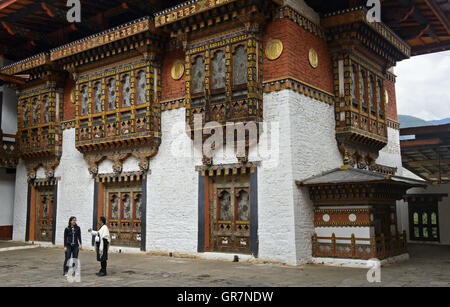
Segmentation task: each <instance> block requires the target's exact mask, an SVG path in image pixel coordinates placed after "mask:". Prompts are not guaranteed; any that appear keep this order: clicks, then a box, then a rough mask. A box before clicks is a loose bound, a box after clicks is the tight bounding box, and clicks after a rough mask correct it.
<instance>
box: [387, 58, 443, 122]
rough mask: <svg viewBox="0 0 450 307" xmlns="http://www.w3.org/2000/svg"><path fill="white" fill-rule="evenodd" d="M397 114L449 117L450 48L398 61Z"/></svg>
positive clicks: (434, 117)
mask: <svg viewBox="0 0 450 307" xmlns="http://www.w3.org/2000/svg"><path fill="white" fill-rule="evenodd" d="M394 71H395V74H396V75H397V86H396V89H397V107H398V114H403V115H413V116H416V117H420V118H422V119H425V120H435V119H444V118H448V117H450V51H444V52H439V53H434V54H431V55H420V56H415V57H412V58H410V59H408V60H404V61H401V62H399V63H397V66H396V67H394Z"/></svg>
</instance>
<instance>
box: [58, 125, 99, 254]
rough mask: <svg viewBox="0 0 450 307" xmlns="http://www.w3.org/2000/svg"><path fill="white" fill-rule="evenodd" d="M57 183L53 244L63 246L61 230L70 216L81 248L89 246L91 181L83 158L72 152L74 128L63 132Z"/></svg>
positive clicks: (92, 189)
mask: <svg viewBox="0 0 450 307" xmlns="http://www.w3.org/2000/svg"><path fill="white" fill-rule="evenodd" d="M55 176H56V177H58V178H60V180H59V181H58V210H57V217H56V244H57V245H63V242H64V241H63V236H64V228H65V227H67V224H68V221H69V218H70V217H71V216H76V217H77V223H78V226H80V227H81V236H82V240H83V245H84V246H85V247H89V246H90V245H91V236H90V234H89V233H88V231H87V230H88V229H89V228H91V227H92V219H93V210H94V179H93V178H92V176H91V175H90V174H89V171H88V165H87V163H86V162H85V161H84V159H83V155H82V154H81V153H80V152H79V151H78V150H77V149H76V148H75V128H71V129H67V130H64V131H63V153H62V156H61V161H60V164H59V166H58V167H57V169H56V171H55Z"/></svg>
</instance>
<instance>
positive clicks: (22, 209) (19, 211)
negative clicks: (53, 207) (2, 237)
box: [13, 160, 28, 241]
mask: <svg viewBox="0 0 450 307" xmlns="http://www.w3.org/2000/svg"><path fill="white" fill-rule="evenodd" d="M27 198H28V181H27V170H26V168H25V164H24V163H23V161H22V160H20V161H19V164H18V165H17V168H16V183H15V192H14V221H13V222H14V224H13V240H15V241H25V232H26V224H27Z"/></svg>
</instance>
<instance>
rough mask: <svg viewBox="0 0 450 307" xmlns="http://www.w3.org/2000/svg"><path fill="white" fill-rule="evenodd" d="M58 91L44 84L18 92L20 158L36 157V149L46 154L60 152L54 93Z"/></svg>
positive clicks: (58, 91) (46, 155)
mask: <svg viewBox="0 0 450 307" xmlns="http://www.w3.org/2000/svg"><path fill="white" fill-rule="evenodd" d="M61 91H62V90H60V89H56V88H55V87H52V86H50V87H49V86H47V85H45V86H41V87H39V88H37V89H33V90H29V91H26V90H24V91H22V92H20V94H19V110H18V114H19V123H18V126H19V129H18V139H19V152H20V154H21V157H22V158H24V159H28V158H35V156H34V155H35V154H36V153H38V152H42V155H43V156H45V157H46V158H48V157H50V156H52V155H53V154H55V155H59V152H60V139H59V138H57V137H56V135H57V134H58V133H59V131H58V127H57V125H56V121H57V120H58V118H57V116H56V115H57V113H56V112H57V108H56V102H57V96H58V95H61V94H62V92H61ZM59 103H61V102H59ZM44 153H45V154H44ZM28 155H30V156H28Z"/></svg>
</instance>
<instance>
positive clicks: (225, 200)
mask: <svg viewBox="0 0 450 307" xmlns="http://www.w3.org/2000/svg"><path fill="white" fill-rule="evenodd" d="M219 208H220V209H219V220H221V221H231V220H232V219H233V208H232V207H231V197H230V193H229V192H228V191H227V190H222V191H221V192H220V194H219Z"/></svg>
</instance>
